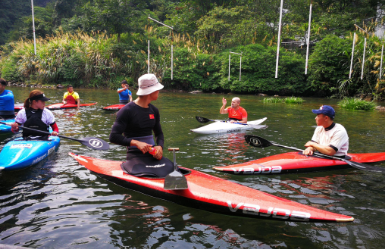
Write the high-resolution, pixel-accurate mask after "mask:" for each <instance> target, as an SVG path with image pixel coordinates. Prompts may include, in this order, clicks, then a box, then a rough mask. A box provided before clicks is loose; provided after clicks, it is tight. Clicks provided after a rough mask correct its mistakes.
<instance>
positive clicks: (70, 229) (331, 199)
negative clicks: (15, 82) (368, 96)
mask: <svg viewBox="0 0 385 249" xmlns="http://www.w3.org/2000/svg"><path fill="white" fill-rule="evenodd" d="M11 90H13V91H14V94H15V96H16V101H19V102H22V101H23V100H24V99H25V98H26V97H27V96H28V93H29V91H30V90H31V89H28V88H11ZM77 91H78V92H79V94H80V96H81V99H82V102H84V103H85V102H94V101H97V102H98V104H97V105H95V106H91V107H84V108H81V109H80V110H58V111H54V114H55V117H56V119H57V123H58V126H59V128H60V134H62V135H65V136H70V137H75V138H80V137H86V136H97V137H100V138H102V139H104V140H107V141H108V136H109V132H110V129H111V126H112V124H113V122H114V119H115V113H114V112H107V111H103V110H101V107H103V106H106V105H110V104H115V103H117V102H118V96H117V94H116V92H115V91H111V90H90V89H79V90H77ZM63 92H64V90H45V93H46V95H48V96H49V97H51V100H52V101H51V102H52V103H55V102H60V101H61V98H62V95H63ZM223 96H225V97H226V98H227V99H228V102H230V100H231V98H232V97H234V96H233V95H220V94H199V95H193V94H188V93H164V92H163V93H162V92H161V94H160V98H159V99H158V100H157V101H156V102H154V104H155V105H156V106H157V107H158V108H159V109H160V113H161V121H162V127H163V131H164V134H165V147H179V148H180V152H179V153H178V154H177V162H178V163H179V164H180V165H183V166H185V167H188V168H193V169H196V170H200V171H203V172H206V173H208V174H211V175H215V176H218V177H221V178H225V179H228V180H231V181H234V182H237V183H240V184H243V185H246V186H248V187H251V188H254V189H258V190H261V191H264V192H267V193H270V194H273V195H276V196H280V197H284V198H287V199H290V200H294V201H297V202H300V203H303V204H307V205H311V206H313V207H317V208H320V209H323V210H328V211H332V212H336V213H341V214H345V215H351V216H353V217H354V218H355V221H354V222H353V223H341V224H335V223H294V222H288V221H286V222H283V221H276V220H260V219H251V218H240V217H232V216H226V215H222V214H215V213H210V212H207V211H204V210H198V209H194V208H189V207H184V206H180V205H177V204H174V203H171V202H167V201H164V200H161V199H157V198H154V197H151V196H147V195H143V194H141V193H138V192H135V191H132V190H129V189H125V188H122V187H120V186H117V185H114V184H113V183H110V182H108V181H106V180H104V179H101V178H98V177H96V176H95V175H94V174H93V173H90V172H89V171H88V170H87V169H85V168H84V167H83V166H80V165H79V164H78V163H77V162H76V161H75V160H73V159H72V158H70V157H69V156H68V152H75V153H77V154H83V155H88V156H92V157H97V158H104V159H110V160H124V158H125V148H123V147H122V146H117V145H112V146H111V149H110V150H109V151H94V150H91V149H89V148H87V147H84V146H82V145H81V144H79V143H77V142H74V141H69V140H65V139H62V141H61V145H60V147H59V150H58V151H57V153H56V154H53V155H51V156H50V157H49V158H48V160H45V161H44V162H41V163H39V164H37V165H35V166H32V167H30V168H28V169H25V170H20V171H14V172H3V173H2V175H0V244H6V245H15V246H23V247H31V248H118V247H120V248H122V247H130V248H131V247H137V248H171V247H178V248H229V247H230V248H251V247H258V248H381V247H382V246H383V242H384V235H385V224H384V222H383V220H384V219H383V215H384V213H385V207H384V198H385V194H384V186H385V184H384V180H385V177H384V176H383V175H379V174H375V173H370V172H365V171H358V170H355V169H344V170H332V171H322V172H312V173H302V174H288V175H274V176H260V175H252V176H242V175H229V174H225V173H222V172H217V171H214V170H213V169H212V167H213V166H224V165H230V164H234V163H241V162H246V161H249V160H252V159H257V158H261V157H264V156H269V155H274V154H278V153H283V152H287V150H286V149H282V148H278V147H269V148H264V149H259V148H254V147H250V146H248V145H247V144H246V143H245V142H244V139H243V136H244V135H245V133H234V134H221V135H198V134H194V133H192V132H191V131H190V129H192V128H197V127H199V126H202V124H200V123H198V122H197V121H196V120H195V116H196V115H197V116H203V117H206V118H210V119H220V118H225V116H224V115H223V116H222V115H220V114H218V113H219V108H220V106H221V98H222V97H223ZM241 99H242V106H243V107H245V108H246V109H247V111H248V114H249V120H254V119H259V118H262V117H268V119H267V121H266V122H265V124H266V125H267V128H265V129H261V130H254V131H248V132H247V134H256V135H260V136H262V137H265V138H267V139H269V140H272V141H275V142H278V143H280V144H284V145H289V146H296V147H300V148H302V147H303V145H304V144H305V143H306V141H308V140H309V139H310V138H311V136H312V134H313V131H314V128H315V121H314V114H312V113H311V109H316V108H318V107H319V106H320V105H321V104H331V105H334V106H336V103H337V101H336V100H330V99H315V98H305V100H306V101H305V103H304V104H302V105H284V104H263V102H262V98H261V97H257V96H251V95H247V96H241ZM336 111H337V117H336V122H339V123H342V124H343V125H344V126H345V127H346V129H347V130H348V133H349V137H350V150H349V151H350V152H352V153H363V152H380V151H385V148H384V146H383V141H384V138H385V133H384V132H383V129H384V128H383V127H384V124H385V113H383V112H376V111H373V112H364V111H346V110H341V109H339V108H338V107H336ZM13 138H15V135H12V134H3V135H0V146H1V147H2V146H4V144H5V143H7V142H8V141H10V140H12V139H13ZM165 156H167V157H169V158H172V154H171V153H168V152H165ZM0 160H1V159H0ZM376 165H379V166H383V167H385V163H377V164H376ZM0 248H1V245H0Z"/></svg>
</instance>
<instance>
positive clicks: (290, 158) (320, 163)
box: [214, 152, 385, 175]
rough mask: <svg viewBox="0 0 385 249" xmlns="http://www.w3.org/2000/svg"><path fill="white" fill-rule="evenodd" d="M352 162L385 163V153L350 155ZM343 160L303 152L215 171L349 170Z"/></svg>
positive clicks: (256, 172)
mask: <svg viewBox="0 0 385 249" xmlns="http://www.w3.org/2000/svg"><path fill="white" fill-rule="evenodd" d="M348 156H349V157H351V159H350V160H351V161H354V162H358V163H374V162H380V161H385V152H379V153H361V154H348ZM349 167H350V166H349V165H348V164H347V163H345V162H343V161H341V160H332V159H323V158H318V157H314V156H308V157H306V156H304V155H303V154H302V153H301V152H288V153H283V154H278V155H274V156H269V157H264V158H260V159H257V160H253V161H250V162H245V163H240V164H234V165H229V166H224V167H214V169H215V170H218V171H223V172H226V173H231V174H238V175H254V174H255V175H258V174H262V175H264V174H284V173H297V172H305V171H317V170H326V169H338V168H349Z"/></svg>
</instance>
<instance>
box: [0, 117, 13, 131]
mask: <svg viewBox="0 0 385 249" xmlns="http://www.w3.org/2000/svg"><path fill="white" fill-rule="evenodd" d="M1 122H4V123H7V124H12V123H15V119H7V120H1ZM5 132H11V126H9V125H5V124H0V133H5Z"/></svg>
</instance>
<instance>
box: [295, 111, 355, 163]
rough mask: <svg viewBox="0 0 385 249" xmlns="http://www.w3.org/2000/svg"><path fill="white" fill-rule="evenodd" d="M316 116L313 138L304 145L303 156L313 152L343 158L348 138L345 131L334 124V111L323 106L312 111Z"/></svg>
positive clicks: (346, 150) (347, 145)
mask: <svg viewBox="0 0 385 249" xmlns="http://www.w3.org/2000/svg"><path fill="white" fill-rule="evenodd" d="M312 112H313V113H314V114H317V116H316V117H315V121H316V124H317V128H316V129H315V131H314V134H313V137H312V139H311V140H310V141H308V142H307V143H306V144H305V147H307V148H306V149H305V150H304V152H303V154H305V155H313V153H314V152H315V151H319V152H320V153H322V154H325V155H329V156H338V157H345V156H346V155H347V153H348V149H349V137H348V133H347V132H346V129H345V128H344V127H343V126H342V125H341V124H337V123H334V121H333V120H334V117H335V111H334V109H333V107H331V106H328V105H323V106H321V107H320V109H319V110H317V109H316V110H314V109H313V110H312Z"/></svg>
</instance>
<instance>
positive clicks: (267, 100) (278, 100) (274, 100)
mask: <svg viewBox="0 0 385 249" xmlns="http://www.w3.org/2000/svg"><path fill="white" fill-rule="evenodd" d="M283 102H285V99H282V98H275V97H269V98H264V99H263V103H274V104H277V103H283Z"/></svg>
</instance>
